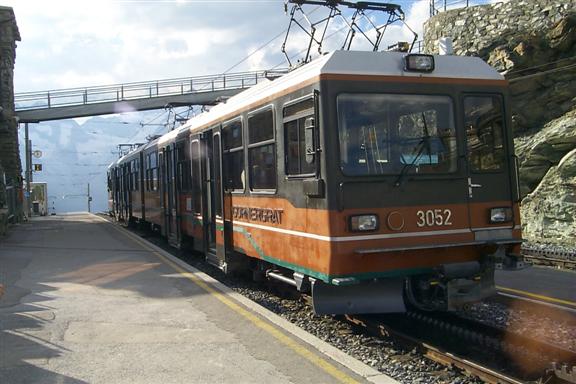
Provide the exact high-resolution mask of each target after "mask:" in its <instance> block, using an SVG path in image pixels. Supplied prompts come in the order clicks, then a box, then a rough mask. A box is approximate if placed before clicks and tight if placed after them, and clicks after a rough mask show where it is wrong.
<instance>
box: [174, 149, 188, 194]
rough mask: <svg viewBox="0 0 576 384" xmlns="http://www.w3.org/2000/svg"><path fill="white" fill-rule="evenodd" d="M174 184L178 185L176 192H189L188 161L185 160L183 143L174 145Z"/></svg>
mask: <svg viewBox="0 0 576 384" xmlns="http://www.w3.org/2000/svg"><path fill="white" fill-rule="evenodd" d="M175 155H176V182H177V183H178V190H179V191H182V192H189V191H190V184H191V181H190V177H191V174H190V160H188V159H186V153H185V152H184V143H183V142H181V143H178V144H177V145H176V153H175Z"/></svg>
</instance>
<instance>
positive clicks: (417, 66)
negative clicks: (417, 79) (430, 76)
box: [404, 54, 434, 72]
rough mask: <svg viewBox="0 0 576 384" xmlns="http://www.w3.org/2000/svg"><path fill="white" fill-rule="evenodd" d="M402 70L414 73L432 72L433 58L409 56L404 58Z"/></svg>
mask: <svg viewBox="0 0 576 384" xmlns="http://www.w3.org/2000/svg"><path fill="white" fill-rule="evenodd" d="M404 70H405V71H414V72H432V71H433V70H434V56H432V55H422V54H410V55H406V56H404Z"/></svg>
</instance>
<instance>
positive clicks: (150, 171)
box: [145, 150, 159, 192]
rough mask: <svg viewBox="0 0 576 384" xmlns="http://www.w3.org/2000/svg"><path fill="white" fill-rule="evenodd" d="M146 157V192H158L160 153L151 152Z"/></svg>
mask: <svg viewBox="0 0 576 384" xmlns="http://www.w3.org/2000/svg"><path fill="white" fill-rule="evenodd" d="M145 156H146V190H147V191H150V192H156V191H157V190H158V185H159V180H158V177H159V174H158V167H159V164H158V151H157V150H154V151H150V152H148V153H146V154H145ZM152 160H154V161H152Z"/></svg>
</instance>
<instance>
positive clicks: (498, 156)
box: [464, 95, 504, 172]
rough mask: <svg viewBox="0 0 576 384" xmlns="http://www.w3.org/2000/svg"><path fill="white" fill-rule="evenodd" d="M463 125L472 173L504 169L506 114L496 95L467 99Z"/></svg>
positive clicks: (469, 97) (500, 100) (467, 97)
mask: <svg viewBox="0 0 576 384" xmlns="http://www.w3.org/2000/svg"><path fill="white" fill-rule="evenodd" d="M464 124H465V127H466V139H467V146H468V159H469V163H470V169H471V170H472V171H473V172H486V171H499V170H501V169H503V168H504V132H503V129H504V113H503V108H502V99H501V97H499V96H497V95H485V96H484V95H482V96H466V97H465V98H464Z"/></svg>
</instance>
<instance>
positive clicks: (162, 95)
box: [14, 70, 287, 120]
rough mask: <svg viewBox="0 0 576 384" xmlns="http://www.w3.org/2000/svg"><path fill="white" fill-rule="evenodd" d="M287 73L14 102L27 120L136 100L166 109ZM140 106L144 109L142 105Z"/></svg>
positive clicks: (75, 91) (29, 96)
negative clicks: (37, 114)
mask: <svg viewBox="0 0 576 384" xmlns="http://www.w3.org/2000/svg"><path fill="white" fill-rule="evenodd" d="M286 72H287V71H286V70H274V71H254V72H242V73H229V74H219V75H212V76H196V77H186V78H178V79H168V80H155V81H146V82H134V83H125V84H115V85H105V86H95V87H85V88H69V89H60V90H50V91H41V92H21V93H16V94H15V95H14V104H15V107H16V114H17V115H19V116H21V120H22V116H24V120H26V119H27V118H28V115H30V113H29V112H31V111H40V110H43V111H46V110H49V109H62V108H63V107H74V109H75V110H78V107H82V106H86V107H87V106H91V105H98V104H111V103H119V102H126V101H134V102H135V103H131V104H132V105H135V109H136V110H144V109H154V108H162V107H163V106H164V105H165V104H166V103H167V101H168V102H170V100H174V102H175V103H176V104H178V103H182V104H185V103H186V102H187V100H189V98H186V97H182V96H187V95H195V94H206V97H202V98H200V99H198V98H193V99H190V100H192V101H194V102H199V103H200V104H203V103H208V102H209V100H210V98H211V96H212V95H213V96H214V98H217V97H219V96H226V95H232V94H235V93H237V92H238V91H240V90H242V89H246V88H249V87H251V86H253V85H255V84H257V83H258V82H260V81H262V80H263V79H269V78H274V77H278V76H280V75H282V74H284V73H286ZM154 100H156V101H157V102H154ZM138 101H139V102H140V103H138ZM139 105H141V106H142V108H139ZM100 112H101V111H100ZM107 113H113V112H107ZM67 117H69V116H67ZM40 120H41V119H40Z"/></svg>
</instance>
